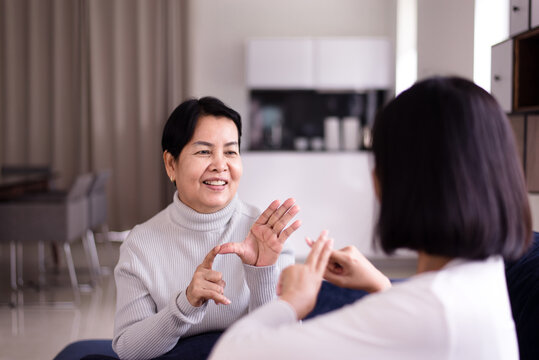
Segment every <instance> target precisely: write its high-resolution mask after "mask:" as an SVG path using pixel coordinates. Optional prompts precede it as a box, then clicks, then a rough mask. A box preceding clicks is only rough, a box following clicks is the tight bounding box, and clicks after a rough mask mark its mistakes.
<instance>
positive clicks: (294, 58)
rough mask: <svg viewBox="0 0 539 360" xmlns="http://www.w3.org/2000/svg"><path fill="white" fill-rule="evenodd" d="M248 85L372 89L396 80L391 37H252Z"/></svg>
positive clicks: (271, 87)
mask: <svg viewBox="0 0 539 360" xmlns="http://www.w3.org/2000/svg"><path fill="white" fill-rule="evenodd" d="M246 63H247V74H246V76H247V86H248V87H249V88H250V89H256V90H283V89H311V90H354V91H357V90H367V89H388V88H390V87H391V86H392V82H393V81H392V72H391V69H392V68H393V66H392V57H391V46H390V43H389V40H387V39H385V38H376V37H335V38H280V39H279V38H277V39H276V38H273V39H264V38H260V39H250V40H249V41H248V43H247V59H246Z"/></svg>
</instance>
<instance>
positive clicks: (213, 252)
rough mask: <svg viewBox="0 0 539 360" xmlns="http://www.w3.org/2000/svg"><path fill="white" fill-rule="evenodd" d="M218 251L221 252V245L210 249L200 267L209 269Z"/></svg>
mask: <svg viewBox="0 0 539 360" xmlns="http://www.w3.org/2000/svg"><path fill="white" fill-rule="evenodd" d="M219 250H221V245H217V246H216V247H214V248H213V249H211V251H210V252H209V253H208V255H206V257H205V258H204V260H203V261H202V264H200V266H202V267H203V268H206V269H211V267H212V266H213V260H214V259H215V257H216V256H217V254H219Z"/></svg>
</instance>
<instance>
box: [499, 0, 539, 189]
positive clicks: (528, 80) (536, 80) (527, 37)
mask: <svg viewBox="0 0 539 360" xmlns="http://www.w3.org/2000/svg"><path fill="white" fill-rule="evenodd" d="M538 3H539V1H538V0H532V1H531V2H530V1H529V0H526V1H524V0H513V1H511V15H510V16H511V19H510V20H511V33H512V34H517V35H513V36H512V37H511V38H509V39H507V40H506V41H503V42H501V43H499V44H496V45H494V46H493V47H492V52H491V54H492V59H491V61H492V69H491V70H492V73H491V80H492V82H491V93H492V95H493V96H494V97H495V98H496V99H497V100H498V102H499V103H500V105H501V107H502V108H503V110H504V111H505V112H506V113H507V114H508V115H509V120H510V122H511V126H512V128H513V131H514V134H515V139H516V144H517V149H518V153H519V157H520V159H521V161H522V167H523V169H524V173H525V177H526V183H527V187H528V191H529V192H530V193H539V114H538V112H539V26H536V27H533V28H531V29H528V25H526V27H525V28H523V27H519V28H518V29H519V30H518V31H517V30H516V29H517V27H516V25H515V24H516V23H518V21H520V20H518V19H517V20H515V16H516V15H515V12H518V11H521V10H522V11H525V12H526V14H527V15H526V18H527V21H530V20H531V21H532V23H533V22H534V21H536V20H537V19H536V18H537V16H538V15H537V12H538V11H539V5H538ZM526 4H528V5H530V4H531V13H530V12H529V10H530V7H529V6H527V5H526ZM515 8H518V9H517V10H515ZM534 14H535V15H534ZM534 19H535V20H534ZM526 23H527V22H526ZM527 24H528V23H527ZM521 30H522V31H521Z"/></svg>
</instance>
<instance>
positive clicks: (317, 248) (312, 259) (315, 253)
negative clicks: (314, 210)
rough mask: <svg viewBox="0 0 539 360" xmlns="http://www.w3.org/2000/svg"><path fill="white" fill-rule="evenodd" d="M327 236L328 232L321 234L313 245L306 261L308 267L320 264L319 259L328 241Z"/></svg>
mask: <svg viewBox="0 0 539 360" xmlns="http://www.w3.org/2000/svg"><path fill="white" fill-rule="evenodd" d="M326 235H327V231H326V230H324V231H322V232H321V233H320V236H319V237H318V240H316V242H315V243H314V244H313V246H312V248H311V252H310V253H309V255H308V256H307V260H305V264H306V265H310V266H316V263H317V262H318V257H319V256H320V252H321V251H322V248H323V246H324V244H325V243H326V241H327V238H326Z"/></svg>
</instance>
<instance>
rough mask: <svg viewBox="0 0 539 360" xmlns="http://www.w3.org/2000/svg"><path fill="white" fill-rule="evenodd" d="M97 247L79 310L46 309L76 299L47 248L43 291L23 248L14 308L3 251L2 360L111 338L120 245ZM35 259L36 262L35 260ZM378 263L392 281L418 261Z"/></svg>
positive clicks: (77, 250)
mask: <svg viewBox="0 0 539 360" xmlns="http://www.w3.org/2000/svg"><path fill="white" fill-rule="evenodd" d="M111 246H112V247H111V248H108V247H107V246H106V244H98V251H99V258H100V261H101V265H102V266H105V267H107V268H108V270H109V272H108V274H105V275H104V276H103V278H102V281H101V283H100V284H99V286H96V287H95V288H94V289H87V291H85V292H82V294H81V304H80V306H79V307H75V306H73V305H67V304H63V305H61V306H50V305H44V302H46V301H51V300H57V301H64V302H67V301H72V300H73V293H72V289H71V286H70V282H69V277H68V272H67V269H66V268H65V265H64V264H65V261H63V259H62V262H61V264H60V265H61V266H60V268H59V269H57V270H56V271H54V269H53V266H52V263H53V261H52V257H51V254H50V249H47V256H46V259H47V264H48V266H47V284H48V288H47V289H45V290H44V291H37V290H36V288H35V286H32V284H35V283H36V282H37V281H36V279H37V274H36V271H35V270H34V268H35V265H34V264H35V258H36V256H37V249H36V248H32V247H28V248H25V249H24V254H25V261H24V263H25V265H26V266H25V275H24V280H25V282H26V284H27V286H26V289H25V290H24V291H23V295H24V302H25V306H22V307H18V308H13V307H10V306H9V305H8V304H7V302H8V301H9V300H10V293H11V291H10V287H9V247H8V246H5V245H4V246H2V247H1V248H0V260H1V262H0V266H1V267H0V302H2V305H1V306H0V360H18V359H21V360H22V359H25V360H41V359H43V360H50V359H53V358H54V356H55V355H56V354H57V353H58V352H59V351H60V350H61V349H62V348H63V347H64V346H65V345H67V344H68V343H70V342H72V341H75V340H79V339H103V338H112V331H113V321H114V307H115V285H114V279H113V276H112V273H111V271H112V269H113V267H114V265H115V263H116V261H117V259H118V251H119V243H114V242H113V243H112V245H111ZM73 256H74V258H75V262H76V263H77V264H79V265H78V266H77V275H78V277H79V282H81V283H85V282H88V281H89V273H88V271H87V269H86V262H85V257H84V253H83V250H82V246H81V245H80V244H74V245H73ZM32 259H34V260H32ZM374 263H375V265H376V266H378V267H379V268H380V269H382V270H383V271H384V272H385V273H386V274H387V275H388V276H389V277H391V278H402V277H407V276H409V275H410V274H412V273H413V271H414V269H415V262H414V261H413V260H404V261H403V260H397V261H393V260H378V261H374Z"/></svg>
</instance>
